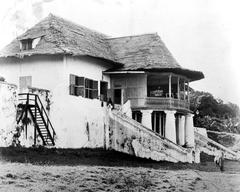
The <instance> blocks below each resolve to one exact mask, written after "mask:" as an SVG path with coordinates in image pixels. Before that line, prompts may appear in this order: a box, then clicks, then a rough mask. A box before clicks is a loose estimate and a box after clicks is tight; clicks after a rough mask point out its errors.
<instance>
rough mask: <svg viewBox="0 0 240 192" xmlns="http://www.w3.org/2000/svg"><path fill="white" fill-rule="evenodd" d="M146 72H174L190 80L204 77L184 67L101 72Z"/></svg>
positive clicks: (106, 72)
mask: <svg viewBox="0 0 240 192" xmlns="http://www.w3.org/2000/svg"><path fill="white" fill-rule="evenodd" d="M146 72H158V73H164V72H167V73H175V74H179V75H182V76H185V77H187V78H188V79H189V80H190V81H197V80H200V79H203V78H204V74H203V73H202V72H201V71H193V70H189V69H184V68H155V69H154V68H153V69H138V70H117V69H116V70H111V69H110V70H107V71H104V72H103V74H133V73H135V74H136V73H146Z"/></svg>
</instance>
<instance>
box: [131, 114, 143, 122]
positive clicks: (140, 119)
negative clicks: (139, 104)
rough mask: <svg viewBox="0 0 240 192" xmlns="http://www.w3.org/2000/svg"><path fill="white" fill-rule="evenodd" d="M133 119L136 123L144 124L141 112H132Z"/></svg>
mask: <svg viewBox="0 0 240 192" xmlns="http://www.w3.org/2000/svg"><path fill="white" fill-rule="evenodd" d="M132 119H134V120H135V121H137V122H139V123H142V113H141V111H133V112H132Z"/></svg>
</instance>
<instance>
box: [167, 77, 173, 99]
mask: <svg viewBox="0 0 240 192" xmlns="http://www.w3.org/2000/svg"><path fill="white" fill-rule="evenodd" d="M168 94H169V97H171V94H172V75H171V74H170V75H169V79H168Z"/></svg>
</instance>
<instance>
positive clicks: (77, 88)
mask: <svg viewBox="0 0 240 192" xmlns="http://www.w3.org/2000/svg"><path fill="white" fill-rule="evenodd" d="M69 91H70V95H75V96H82V97H85V98H89V99H95V98H98V81H94V80H92V79H88V78H85V77H79V76H76V75H72V74H70V88H69Z"/></svg>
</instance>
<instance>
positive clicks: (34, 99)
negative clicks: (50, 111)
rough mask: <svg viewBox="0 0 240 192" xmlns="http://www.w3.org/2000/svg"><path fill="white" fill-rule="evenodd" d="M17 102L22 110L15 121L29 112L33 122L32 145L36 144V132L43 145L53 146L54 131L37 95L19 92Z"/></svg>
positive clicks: (18, 120)
mask: <svg viewBox="0 0 240 192" xmlns="http://www.w3.org/2000/svg"><path fill="white" fill-rule="evenodd" d="M19 103H20V106H21V108H22V112H21V115H20V116H19V118H18V119H17V123H19V122H20V121H21V120H23V119H24V118H25V117H27V115H28V114H30V116H31V119H32V121H33V124H34V145H36V137H37V133H38V135H39V136H40V138H41V139H42V142H43V145H44V146H54V145H55V141H54V137H55V135H56V133H55V131H54V129H53V126H52V124H51V121H50V119H49V117H48V115H47V113H46V111H45V109H44V106H43V104H42V102H41V100H40V98H39V96H38V95H36V94H32V93H21V94H19Z"/></svg>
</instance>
